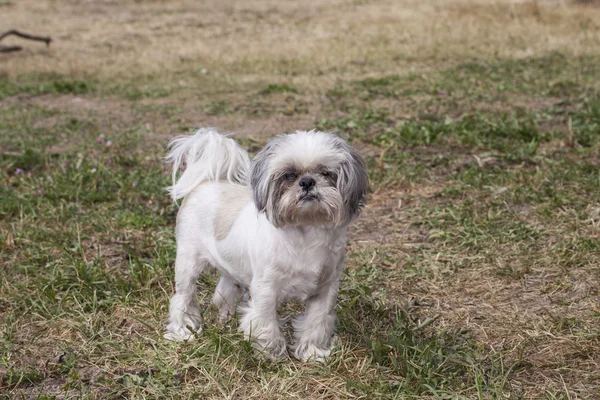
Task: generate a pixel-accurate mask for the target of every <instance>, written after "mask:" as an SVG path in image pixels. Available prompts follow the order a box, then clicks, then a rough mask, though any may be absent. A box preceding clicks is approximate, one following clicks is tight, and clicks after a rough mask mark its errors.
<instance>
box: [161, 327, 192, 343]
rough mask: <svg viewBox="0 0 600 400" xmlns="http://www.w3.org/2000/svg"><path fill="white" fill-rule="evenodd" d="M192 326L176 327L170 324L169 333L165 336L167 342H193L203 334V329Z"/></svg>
mask: <svg viewBox="0 0 600 400" xmlns="http://www.w3.org/2000/svg"><path fill="white" fill-rule="evenodd" d="M192 328H193V327H191V326H174V325H173V324H169V325H168V326H167V332H166V333H165V334H164V335H163V337H164V338H165V339H167V340H173V341H175V342H184V341H187V340H192V339H194V338H195V337H196V335H199V334H200V333H202V327H200V326H198V327H196V328H193V329H192Z"/></svg>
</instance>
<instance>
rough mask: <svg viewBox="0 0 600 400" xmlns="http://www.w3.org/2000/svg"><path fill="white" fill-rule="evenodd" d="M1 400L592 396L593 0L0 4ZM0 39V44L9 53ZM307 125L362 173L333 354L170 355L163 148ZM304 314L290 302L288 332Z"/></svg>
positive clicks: (240, 344) (598, 315)
mask: <svg viewBox="0 0 600 400" xmlns="http://www.w3.org/2000/svg"><path fill="white" fill-rule="evenodd" d="M0 13H2V15H3V16H5V18H4V19H3V20H4V21H5V23H6V22H10V24H11V25H10V26H4V27H3V29H4V28H6V29H11V28H15V29H21V30H23V31H27V32H30V33H37V34H48V35H50V36H52V38H53V43H52V45H51V46H50V47H49V48H46V47H45V46H44V45H43V44H39V43H33V42H25V43H22V42H19V43H20V44H22V45H23V46H24V47H25V49H24V50H23V51H21V52H19V53H9V54H2V55H0V174H1V175H0V176H1V180H2V186H1V187H0V193H1V198H2V200H1V201H0V397H2V398H123V397H135V398H177V399H179V398H203V399H221V398H232V399H237V398H244V399H281V398H301V399H306V398H315V399H317V398H324V399H345V398H355V399H373V398H395V399H402V398H423V399H425V398H432V399H433V398H435V399H442V398H453V399H459V398H464V399H473V398H479V399H497V398H511V399H533V398H544V399H598V398H600V365H599V364H600V244H599V243H600V172H599V171H600V154H599V153H600V141H599V138H600V79H598V78H599V77H600V4H599V3H598V2H597V1H591V0H586V1H584V0H581V1H568V0H556V1H554V0H547V1H542V0H539V1H510V0H503V1H500V0H498V1H493V2H489V1H477V0H471V1H467V0H446V1H434V0H426V1H413V0H404V1H386V0H373V1H361V0H317V1H314V2H311V3H310V5H308V4H307V3H306V2H291V1H286V2H282V1H275V0H272V1H268V0H258V1H252V2H249V1H248V2H236V1H233V0H220V1H204V2H197V1H191V0H190V1H150V0H149V1H142V0H139V1H119V2H117V1H110V0H98V1H75V0H71V1H61V2H56V1H46V0H40V1H37V2H35V3H34V2H19V1H15V0H0ZM17 41H19V39H17V38H10V39H6V40H4V41H3V44H10V43H17ZM200 126H216V127H218V128H219V129H220V130H222V131H223V132H237V138H238V140H239V141H240V143H241V144H242V145H243V146H244V147H245V148H247V149H248V150H249V151H250V152H252V153H253V152H255V151H256V150H257V149H259V148H260V146H262V145H263V144H264V143H265V142H266V141H267V140H268V139H269V138H270V137H271V136H273V135H274V134H277V133H281V132H291V131H293V130H296V129H312V128H318V129H322V130H328V131H334V132H337V133H339V134H340V135H342V136H343V137H345V138H347V139H348V140H349V141H351V143H352V144H353V145H354V146H356V147H357V148H358V149H359V150H360V151H361V153H362V154H363V155H364V156H365V158H366V160H367V163H368V166H369V169H370V182H371V190H370V193H369V204H368V205H367V207H366V208H365V210H364V213H363V214H362V216H361V218H360V219H359V220H358V221H357V222H356V223H355V224H354V225H353V226H352V227H351V228H350V232H349V243H348V258H347V269H346V272H345V274H344V278H343V282H342V288H341V293H340V296H339V302H338V306H337V311H338V314H339V328H338V339H337V344H336V348H335V351H334V354H333V356H332V357H331V359H330V360H329V361H328V362H327V363H326V364H324V365H321V364H311V363H309V364H305V363H301V362H298V361H296V360H292V359H291V360H283V361H277V362H274V361H269V360H266V359H264V358H263V357H261V356H260V355H259V354H256V353H255V352H254V351H253V350H252V348H251V347H250V346H249V344H248V343H247V342H245V341H244V340H243V338H242V337H241V335H240V334H239V333H238V332H237V330H236V321H235V319H234V320H233V321H231V322H230V323H228V324H225V325H219V324H218V323H217V321H216V320H217V318H216V312H215V310H214V309H212V308H211V307H209V306H208V305H209V302H210V297H211V296H210V295H211V289H212V288H213V287H214V285H215V283H216V276H215V275H208V276H205V277H203V278H202V279H201V282H200V285H199V286H200V288H199V291H198V296H199V300H200V302H201V304H204V305H206V306H207V309H206V312H205V318H206V324H205V331H204V332H203V333H202V335H201V336H200V337H198V338H197V339H196V340H194V341H193V342H189V343H183V344H181V343H172V342H167V341H165V340H163V339H162V331H163V329H164V326H165V323H166V317H167V310H168V300H169V297H170V295H171V294H172V292H173V287H172V281H173V260H174V256H175V241H174V234H173V228H174V222H175V216H176V212H177V205H176V204H173V203H172V202H171V200H170V199H169V198H168V196H167V194H166V191H165V190H164V188H165V187H166V186H167V185H168V184H169V179H170V175H169V172H168V169H167V167H166V166H165V165H164V164H163V162H162V157H163V156H164V154H165V146H166V144H167V142H168V140H169V139H170V138H171V137H173V136H175V135H177V134H181V133H187V132H189V131H190V129H193V128H194V127H200ZM297 311H298V305H294V304H292V305H289V306H287V307H286V308H285V309H283V310H281V312H282V313H283V314H290V313H294V312H297Z"/></svg>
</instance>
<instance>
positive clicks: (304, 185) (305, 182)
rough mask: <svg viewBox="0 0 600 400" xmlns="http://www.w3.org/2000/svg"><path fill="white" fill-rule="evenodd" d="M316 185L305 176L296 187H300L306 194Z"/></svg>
mask: <svg viewBox="0 0 600 400" xmlns="http://www.w3.org/2000/svg"><path fill="white" fill-rule="evenodd" d="M316 184H317V182H315V180H314V179H313V178H311V177H310V176H305V177H304V178H302V179H300V182H298V185H300V187H301V188H302V190H304V191H306V192H308V191H309V190H310V189H312V188H313V187H314V186H315V185H316Z"/></svg>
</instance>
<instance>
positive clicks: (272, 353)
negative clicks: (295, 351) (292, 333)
mask: <svg viewBox="0 0 600 400" xmlns="http://www.w3.org/2000/svg"><path fill="white" fill-rule="evenodd" d="M253 347H254V348H255V349H256V350H258V351H260V352H261V353H262V354H263V355H264V356H265V357H267V358H270V359H272V360H280V359H282V358H287V357H288V353H287V342H286V341H285V338H284V337H283V336H281V337H276V338H271V339H269V340H266V339H265V340H256V339H255V340H254V343H253Z"/></svg>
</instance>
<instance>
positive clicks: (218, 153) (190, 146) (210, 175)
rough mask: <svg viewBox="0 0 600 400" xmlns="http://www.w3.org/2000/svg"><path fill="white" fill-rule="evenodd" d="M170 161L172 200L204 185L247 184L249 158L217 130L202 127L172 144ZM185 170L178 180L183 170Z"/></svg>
mask: <svg viewBox="0 0 600 400" xmlns="http://www.w3.org/2000/svg"><path fill="white" fill-rule="evenodd" d="M169 150H170V152H169V155H167V157H166V159H167V162H170V163H173V186H169V187H168V188H167V190H168V191H169V193H170V194H171V197H172V198H173V200H178V199H181V198H182V197H185V196H187V195H188V194H190V192H192V191H193V190H194V189H195V188H196V187H198V185H200V184H201V183H203V182H211V181H227V182H229V183H233V184H238V185H247V182H248V177H247V175H248V170H249V168H250V158H249V157H248V153H247V152H246V150H244V149H242V148H241V147H240V146H239V145H238V144H237V143H236V142H235V141H234V140H233V139H231V138H229V137H226V136H223V135H220V134H219V133H218V132H217V131H216V130H215V129H214V128H202V129H199V130H197V131H196V133H194V134H192V135H188V136H180V137H177V138H175V139H173V140H171V142H170V143H169ZM184 165H185V170H184V171H183V173H182V174H181V175H180V176H179V179H177V172H178V171H179V170H180V168H182V169H183V167H184Z"/></svg>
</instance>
